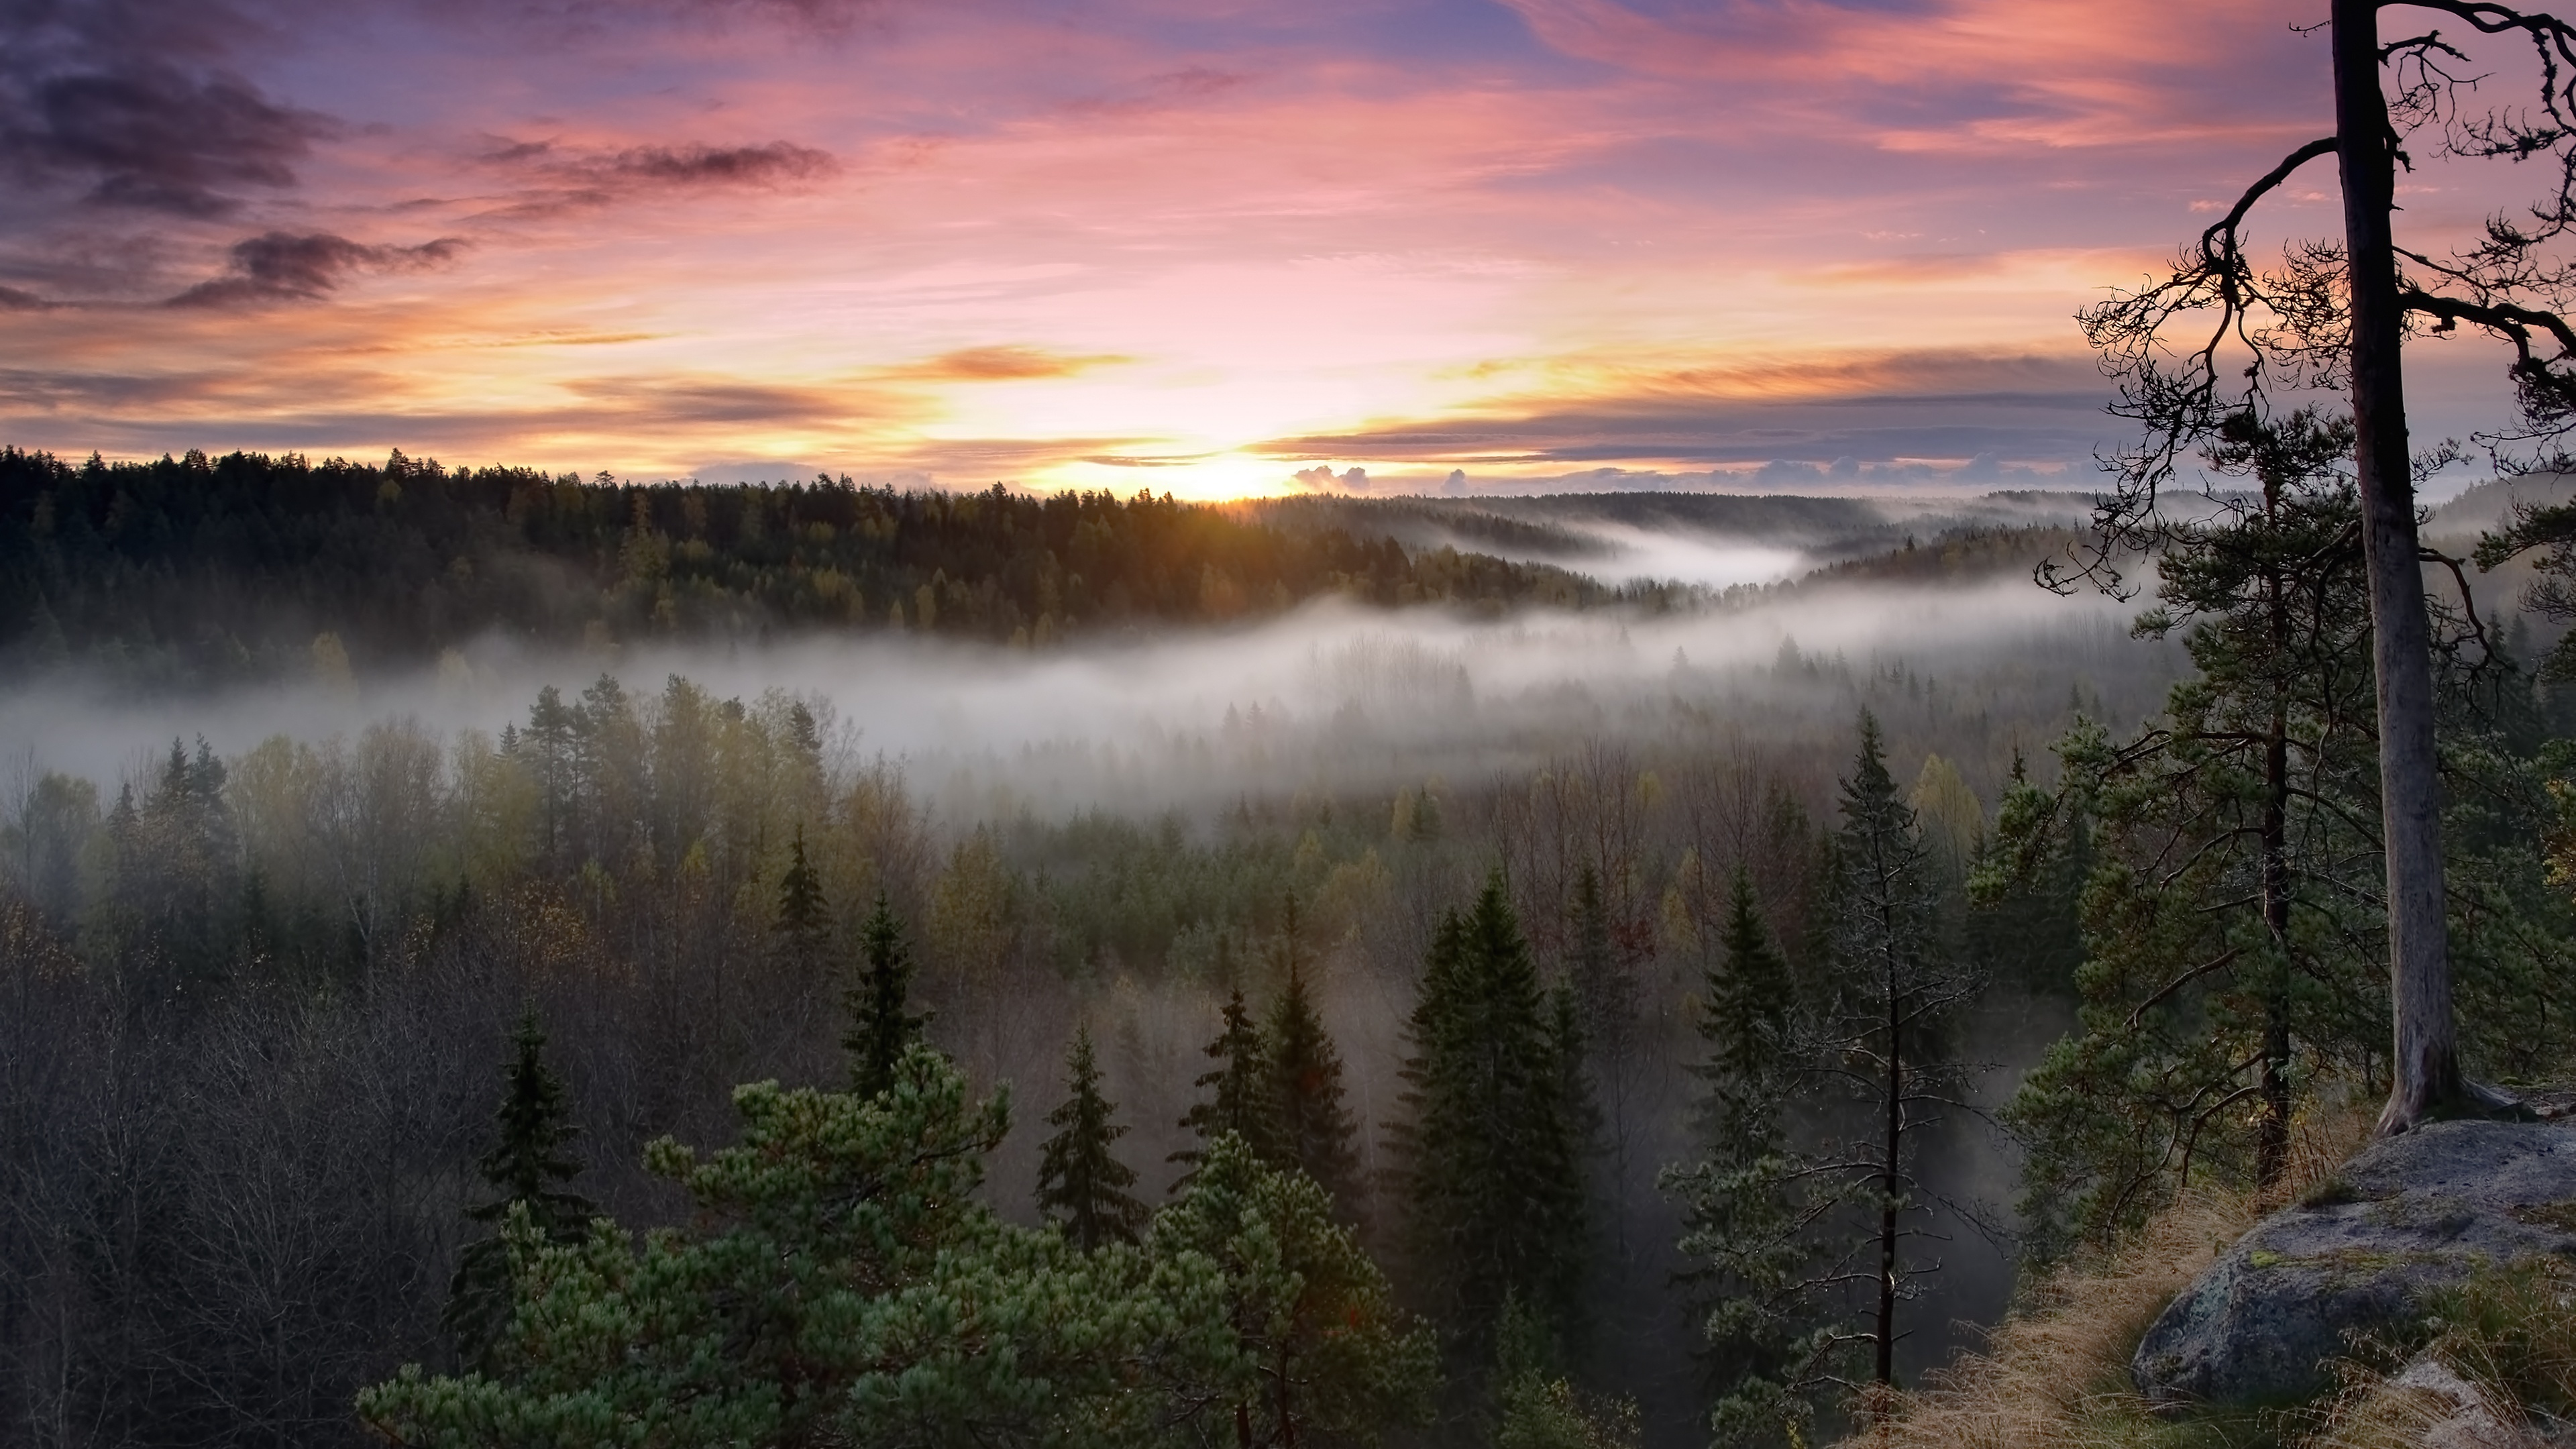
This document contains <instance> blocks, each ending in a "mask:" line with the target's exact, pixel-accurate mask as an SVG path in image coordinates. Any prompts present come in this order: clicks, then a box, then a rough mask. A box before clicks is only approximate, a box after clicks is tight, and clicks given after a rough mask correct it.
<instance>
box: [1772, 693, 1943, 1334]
mask: <svg viewBox="0 0 2576 1449" xmlns="http://www.w3.org/2000/svg"><path fill="white" fill-rule="evenodd" d="M1842 815H1843V825H1842V830H1841V832H1840V836H1839V841H1838V844H1839V847H1840V849H1839V851H1838V855H1839V857H1840V859H1841V861H1842V874H1841V879H1840V881H1839V882H1838V887H1839V889H1838V896H1839V899H1838V900H1837V902H1836V910H1835V919H1836V932H1835V952H1834V955H1835V966H1836V972H1837V980H1836V982H1835V992H1834V1000H1833V1003H1832V1006H1831V1007H1830V1009H1829V1010H1828V1012H1827V1013H1826V1017H1825V1022H1824V1037H1823V1041H1822V1042H1821V1043H1820V1045H1821V1047H1822V1050H1820V1051H1818V1052H1816V1053H1815V1060H1814V1063H1813V1064H1812V1066H1811V1070H1813V1071H1817V1072H1820V1073H1822V1075H1823V1076H1824V1078H1825V1079H1826V1080H1828V1081H1835V1082H1839V1083H1840V1084H1841V1086H1842V1087H1843V1088H1844V1090H1845V1091H1846V1093H1847V1094H1848V1095H1849V1096H1850V1097H1851V1098H1852V1099H1853V1100H1854V1101H1855V1103H1856V1104H1865V1116H1866V1117H1867V1119H1868V1126H1867V1128H1866V1129H1865V1130H1864V1131H1862V1132H1858V1133H1855V1134H1853V1135H1852V1137H1851V1138H1850V1139H1849V1140H1848V1141H1846V1142H1844V1143H1842V1144H1841V1145H1840V1146H1839V1147H1838V1148H1836V1149H1834V1150H1833V1151H1832V1152H1831V1154H1830V1157H1829V1160H1828V1161H1827V1162H1825V1163H1823V1164H1820V1168H1821V1172H1822V1175H1823V1177H1824V1179H1826V1180H1831V1181H1838V1182H1839V1183H1840V1184H1841V1185H1842V1188H1843V1190H1844V1193H1845V1195H1846V1197H1847V1198H1848V1199H1849V1200H1851V1201H1854V1202H1860V1201H1864V1200H1865V1199H1866V1198H1868V1197H1875V1199H1876V1202H1875V1204H1874V1205H1875V1207H1876V1209H1877V1211H1876V1214H1875V1216H1876V1218H1877V1221H1876V1223H1875V1225H1874V1226H1873V1227H1872V1228H1871V1230H1870V1231H1868V1232H1867V1233H1866V1235H1865V1236H1864V1238H1863V1239H1862V1244H1861V1248H1860V1251H1859V1252H1858V1253H1857V1254H1855V1258H1858V1259H1868V1260H1874V1261H1871V1262H1869V1263H1868V1267H1867V1269H1866V1270H1865V1271H1869V1272H1870V1273H1871V1274H1872V1275H1873V1276H1874V1277H1875V1279H1876V1284H1877V1292H1876V1295H1875V1296H1876V1300H1877V1301H1876V1303H1875V1304H1874V1305H1873V1307H1872V1311H1871V1313H1870V1315H1869V1317H1870V1330H1869V1340H1870V1344H1871V1347H1872V1350H1873V1353H1874V1357H1875V1363H1874V1365H1873V1369H1872V1373H1873V1377H1874V1378H1875V1379H1876V1380H1877V1381H1878V1382H1879V1383H1882V1384H1885V1383H1892V1382H1894V1380H1895V1374H1896V1357H1895V1355H1896V1340H1897V1337H1898V1327H1897V1322H1896V1306H1897V1304H1898V1303H1899V1302H1900V1301H1902V1300H1904V1299H1906V1298H1910V1297H1912V1296H1914V1295H1915V1293H1916V1292H1917V1291H1919V1285H1917V1284H1916V1283H1915V1282H1914V1279H1915V1278H1917V1277H1918V1276H1919V1275H1921V1274H1923V1273H1928V1272H1931V1271H1933V1270H1934V1268H1935V1267H1936V1266H1937V1265H1922V1264H1917V1263H1915V1262H1913V1261H1910V1260H1909V1259H1908V1258H1907V1257H1906V1256H1905V1251H1906V1244H1907V1243H1908V1242H1909V1241H1911V1240H1912V1239H1915V1238H1918V1237H1920V1236H1922V1235H1923V1232H1924V1229H1922V1228H1921V1227H1920V1226H1918V1219H1919V1217H1920V1215H1921V1213H1922V1211H1923V1210H1924V1209H1925V1207H1926V1206H1927V1204H1926V1203H1925V1202H1924V1200H1923V1196H1922V1192H1921V1184H1920V1182H1919V1181H1918V1179H1917V1178H1916V1176H1915V1173H1914V1154H1915V1149H1916V1147H1917V1144H1918V1139H1919V1137H1920V1135H1921V1134H1922V1133H1923V1132H1924V1131H1925V1130H1927V1129H1928V1128H1930V1127H1931V1126H1933V1125H1934V1124H1935V1123H1937V1122H1938V1121H1939V1120H1940V1112H1941V1109H1942V1108H1943V1107H1944V1106H1946V1105H1949V1104H1952V1103H1954V1102H1955V1101H1956V1099H1957V1095H1958V1088H1959V1086H1960V1084H1961V1076H1962V1069H1961V1068H1960V1067H1959V1066H1958V1065H1957V1064H1956V1063H1955V1062H1953V1061H1951V1060H1949V1059H1947V1058H1946V1057H1945V1056H1944V1055H1943V1054H1942V1052H1941V1050H1940V1033H1941V1030H1942V1028H1943V1027H1944V1026H1945V1025H1947V1023H1948V1019H1949V1018H1950V1016H1951V1014H1952V1013H1954V1012H1955V1011H1957V1010H1958V1009H1959V1008H1960V1007H1962V1006H1964V1005H1965V1004H1966V1003H1967V1002H1968V1001H1969V1000H1971V999H1972V998H1973V997H1974V996H1975V995H1976V993H1977V991H1978V990H1979V989H1980V988H1981V986H1982V985H1983V982H1982V980H1981V979H1980V977H1979V975H1978V973H1976V972H1975V971H1973V970H1970V969H1968V968H1966V967H1965V966H1963V965H1962V964H1961V963H1959V962H1958V961H1956V960H1953V959H1949V956H1948V953H1947V952H1946V951H1945V950H1944V949H1943V944H1942V932H1941V922H1940V920H1939V917H1938V903H1937V900H1936V898H1935V895H1934V890H1933V882H1932V879H1931V871H1930V861H1929V852H1928V850H1927V849H1926V847H1925V845H1924V842H1923V839H1922V836H1921V834H1920V832H1919V830H1918V828H1917V822H1916V819H1915V814H1914V810H1913V808H1912V807H1910V806H1908V805H1907V804H1906V803H1905V802H1904V800H1903V799H1901V798H1899V796H1898V795H1897V790H1896V781H1895V779H1894V778H1893V777H1892V776H1890V775H1889V773H1888V770H1887V756H1886V752H1885V749H1884V748H1883V746H1882V743H1881V740H1880V736H1879V729H1878V721H1877V720H1876V719H1875V718H1873V717H1871V715H1870V714H1869V713H1868V712H1867V711H1863V712H1862V714H1861V718H1860V753H1859V755H1858V757H1857V758H1855V760H1854V761H1853V768H1852V774H1851V778H1850V779H1848V780H1845V781H1844V782H1843V789H1842Z"/></svg>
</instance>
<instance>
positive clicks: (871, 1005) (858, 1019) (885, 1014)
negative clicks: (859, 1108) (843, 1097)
mask: <svg viewBox="0 0 2576 1449" xmlns="http://www.w3.org/2000/svg"><path fill="white" fill-rule="evenodd" d="M799 861H800V863H801V861H802V855H801V854H800V856H799ZM911 990H912V948H911V946H910V944H909V943H907V942H906V941H905V940H904V935H903V923H902V922H901V921H899V920H897V919H895V914H894V905H893V903H892V902H890V901H888V900H887V899H886V896H885V892H883V891H879V892H878V893H877V904H876V909H875V910H873V911H870V912H869V913H868V919H867V923H866V924H865V925H863V926H861V927H860V928H859V976H858V979H857V980H856V981H854V982H852V983H851V985H850V989H849V992H848V994H847V997H846V1003H847V1008H848V1012H849V1018H850V1028H849V1031H848V1032H847V1033H846V1034H845V1035H843V1036H842V1038H841V1047H842V1050H844V1051H845V1052H847V1053H848V1054H849V1058H850V1090H851V1091H853V1092H856V1093H858V1094H859V1095H860V1096H862V1097H873V1096H875V1095H876V1094H878V1093H879V1092H883V1091H887V1090H889V1089H891V1088H892V1087H893V1086H894V1078H895V1069H896V1067H898V1066H899V1065H901V1064H902V1061H903V1054H904V1053H905V1052H906V1051H908V1050H910V1049H911V1047H912V1044H913V1043H914V1042H917V1041H919V1040H920V1039H921V1029H922V1027H924V1026H925V1025H927V1024H928V1023H929V1016H928V1015H927V1014H926V1013H925V1014H918V1015H916V1014H914V1013H913V1012H912V1010H911V1009H910V1007H911Z"/></svg>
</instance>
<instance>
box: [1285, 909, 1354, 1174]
mask: <svg viewBox="0 0 2576 1449" xmlns="http://www.w3.org/2000/svg"><path fill="white" fill-rule="evenodd" d="M1286 956H1287V967H1288V970H1287V979H1286V981H1285V982H1284V983H1283V984H1282V985H1281V986H1280V989H1279V1000H1278V1002H1277V1004H1276V1005H1274V1006H1273V1007H1272V1008H1271V1011H1270V1027H1269V1030H1268V1031H1267V1032H1266V1033H1264V1036H1265V1038H1266V1043H1267V1045H1268V1047H1269V1067H1270V1090H1269V1093H1268V1096H1269V1099H1270V1109H1271V1112H1272V1114H1273V1115H1272V1121H1273V1123H1274V1134H1273V1135H1274V1137H1275V1141H1276V1151H1277V1160H1278V1162H1279V1164H1280V1165H1282V1166H1286V1167H1294V1168H1296V1169H1298V1170H1299V1171H1301V1172H1303V1173H1305V1174H1306V1175H1307V1176H1308V1177H1311V1178H1313V1179H1314V1180H1315V1181H1316V1182H1317V1183H1318V1184H1319V1185H1321V1186H1322V1187H1323V1189H1324V1191H1325V1192H1326V1193H1328V1194H1330V1195H1331V1196H1332V1200H1333V1210H1334V1211H1335V1212H1336V1213H1338V1214H1340V1215H1341V1217H1342V1218H1343V1220H1344V1221H1349V1220H1351V1219H1353V1218H1356V1217H1357V1216H1358V1213H1359V1208H1360V1186H1361V1184H1360V1168H1359V1154H1358V1152H1357V1151H1356V1149H1355V1148H1354V1146H1353V1142H1354V1139H1355V1138H1357V1137H1358V1135H1359V1125H1358V1123H1357V1122H1355V1121H1353V1120H1352V1117H1351V1113H1350V1109H1349V1108H1348V1107H1346V1106H1344V1105H1343V1092H1342V1054H1341V1053H1340V1052H1339V1051H1337V1050H1335V1049H1334V1047H1333V1039H1332V1037H1331V1035H1330V1034H1329V1033H1327V1032H1326V1031H1325V1029H1324V1019H1323V1017H1322V1016H1321V1015H1319V1014H1318V1013H1317V1012H1316V1010H1315V998H1314V993H1313V992H1311V991H1310V990H1308V989H1307V983H1306V973H1305V965H1304V963H1303V962H1302V961H1301V960H1300V959H1299V958H1298V953H1297V949H1296V942H1295V938H1294V937H1293V936H1292V937H1291V938H1290V940H1289V942H1288V945H1287V948H1286Z"/></svg>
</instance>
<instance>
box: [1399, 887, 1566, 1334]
mask: <svg viewBox="0 0 2576 1449" xmlns="http://www.w3.org/2000/svg"><path fill="white" fill-rule="evenodd" d="M1554 1006H1555V1004H1554V1003H1551V1002H1550V1000H1549V999H1548V993H1547V992H1546V991H1544V990H1543V989H1542V988H1541V986H1540V984H1539V977H1538V970H1537V967H1536V965H1535V964H1534V963H1533V962H1532V960H1531V958H1530V949H1529V943H1528V941H1527V940H1526V939H1525V938H1524V937H1523V936H1522V935H1521V930H1520V923H1519V921H1518V920H1517V919H1516V918H1515V917H1514V915H1513V913H1512V908H1511V901H1510V897H1509V895H1508V893H1507V891H1506V890H1505V888H1504V885H1503V880H1502V877H1501V875H1500V874H1499V873H1497V874H1495V875H1494V876H1493V877H1492V878H1490V879H1489V880H1488V881H1487V882H1486V884H1485V888H1484V890H1483V891H1482V892H1481V893H1480V894H1479V895H1478V896H1477V898H1476V903H1475V906H1474V908H1473V909H1472V910H1471V911H1469V912H1468V913H1467V914H1465V915H1460V914H1458V913H1457V912H1455V911H1452V912H1450V913H1449V914H1448V916H1447V917H1446V918H1445V919H1443V920H1442V922H1441V924H1440V928H1439V931H1438V934H1437V936H1436V937H1435V939H1434V940H1433V942H1432V946H1431V950H1430V953H1429V956H1428V957H1427V959H1426V960H1425V962H1424V969H1423V979H1422V992H1421V998H1420V1000H1419V1001H1418V1003H1417V1004H1416V1005H1415V1007H1414V1010H1413V1015H1412V1018H1411V1020H1410V1022H1409V1023H1408V1030H1409V1035H1410V1037H1411V1040H1412V1048H1413V1050H1412V1055H1411V1056H1410V1057H1409V1058H1408V1060H1407V1061H1406V1063H1405V1068H1404V1077H1405V1081H1406V1083H1407V1086H1408V1090H1407V1092H1406V1094H1405V1101H1406V1103H1407V1105H1408V1107H1409V1108H1410V1121H1409V1122H1407V1123H1406V1124H1405V1126H1404V1127H1403V1128H1402V1129H1400V1131H1399V1144H1400V1146H1401V1148H1402V1150H1403V1153H1404V1157H1405V1166H1404V1170H1403V1183H1404V1186H1405V1188H1406V1198H1407V1202H1406V1217H1405V1230H1404V1238H1405V1242H1406V1247H1407V1249H1408V1251H1409V1255H1410V1257H1411V1259H1412V1262H1413V1267H1414V1270H1415V1275H1416V1277H1417V1279H1418V1281H1419V1282H1420V1284H1421V1287H1422V1290H1423V1293H1424V1297H1425V1299H1426V1301H1427V1302H1428V1303H1429V1304H1430V1306H1431V1307H1432V1309H1433V1311H1434V1313H1435V1315H1436V1317H1437V1318H1438V1320H1439V1321H1440V1323H1441V1325H1442V1327H1443V1329H1444V1330H1445V1331H1446V1336H1447V1338H1448V1341H1449V1347H1450V1353H1451V1361H1452V1363H1453V1365H1455V1366H1457V1367H1458V1368H1459V1369H1461V1370H1462V1372H1463V1373H1464V1374H1465V1375H1467V1376H1473V1375H1477V1374H1481V1373H1483V1372H1484V1371H1485V1370H1486V1369H1488V1368H1489V1367H1490V1366H1491V1364H1492V1363H1493V1362H1494V1352H1495V1343H1494V1332H1495V1328H1496V1325H1497V1324H1498V1323H1499V1322H1500V1319H1501V1316H1502V1313H1503V1308H1504V1304H1505V1303H1506V1302H1511V1301H1517V1302H1519V1303H1522V1304H1524V1305H1526V1306H1527V1307H1528V1309H1529V1311H1530V1312H1532V1313H1533V1314H1536V1315H1538V1316H1539V1317H1540V1318H1541V1319H1542V1320H1543V1321H1545V1322H1546V1323H1547V1324H1548V1325H1550V1326H1551V1327H1553V1328H1559V1329H1561V1328H1562V1327H1563V1326H1564V1325H1567V1324H1570V1323H1571V1322H1573V1320H1574V1316H1575V1314H1574V1310H1575V1306H1576V1293H1577V1289H1578V1286H1579V1281H1580V1276H1581V1269H1582V1264H1583V1257H1584V1253H1583V1246H1584V1237H1585V1221H1584V1218H1585V1214H1584V1191H1583V1172H1582V1146H1581V1141H1580V1131H1579V1123H1578V1120H1577V1117H1578V1113H1579V1111H1580V1104H1578V1103H1575V1102H1571V1101H1569V1100H1567V1075H1568V1074H1567V1072H1566V1071H1565V1064H1564V1058H1563V1047H1564V1045H1565V1043H1564V1041H1563V1038H1562V1036H1561V1035H1560V1030H1559V1024H1558V1020H1557V1016H1558V1013H1557V1012H1556V1010H1555V1009H1554Z"/></svg>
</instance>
